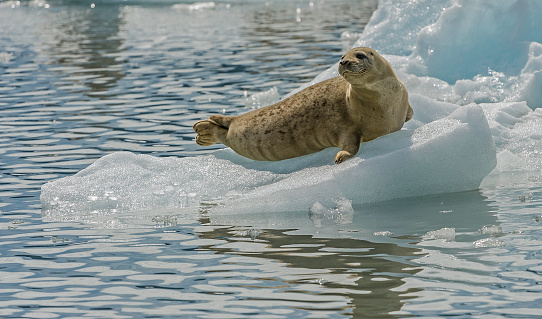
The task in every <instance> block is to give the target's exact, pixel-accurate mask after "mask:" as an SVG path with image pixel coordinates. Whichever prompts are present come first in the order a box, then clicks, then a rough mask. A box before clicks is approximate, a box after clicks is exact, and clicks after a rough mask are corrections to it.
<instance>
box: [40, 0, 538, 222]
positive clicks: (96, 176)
mask: <svg viewBox="0 0 542 319" xmlns="http://www.w3.org/2000/svg"><path fill="white" fill-rule="evenodd" d="M541 14H542V4H540V3H539V2H538V1H535V0H533V1H529V0H518V1H508V0H501V1H494V0H491V1H490V0H481V1H476V2H473V1H461V0H456V1H453V0H440V1H427V0H426V1H406V0H405V1H402V2H401V3H399V2H398V1H391V0H381V1H380V3H379V7H378V9H377V11H375V13H374V14H373V16H372V18H371V21H370V22H369V24H368V25H367V26H366V28H365V30H364V31H363V33H362V34H361V37H360V38H359V40H358V42H357V43H356V46H371V47H373V48H375V49H376V50H377V51H379V52H380V53H381V54H382V55H383V56H384V57H385V58H386V59H388V60H389V61H390V63H391V64H392V66H393V67H394V68H395V70H396V71H397V73H398V75H399V77H400V78H401V79H402V80H403V82H404V83H405V85H406V86H407V88H408V90H409V93H410V95H409V98H410V104H411V105H412V107H413V109H414V118H413V119H412V120H411V121H410V122H408V123H406V125H405V127H404V128H403V130H401V131H399V132H395V133H393V134H389V135H387V136H384V137H381V138H378V139H376V140H374V141H371V142H369V143H364V144H362V147H361V149H360V152H359V154H358V155H357V156H356V157H355V158H353V159H351V160H349V161H347V162H345V163H343V164H341V165H335V164H333V156H334V154H335V153H336V151H337V150H335V149H328V150H324V151H322V152H320V153H316V154H312V155H308V156H304V157H300V158H295V159H290V160H285V161H280V162H256V161H251V160H248V159H245V158H242V157H240V156H238V155H237V154H235V153H233V152H232V151H231V150H227V149H226V150H220V151H217V152H215V153H214V154H211V155H206V156H197V157H187V158H157V157H153V156H149V155H136V154H133V153H129V152H120V153H114V154H110V155H107V156H104V157H103V158H101V159H99V160H98V161H96V162H95V163H94V164H92V165H91V166H89V167H88V168H86V169H84V170H82V171H81V172H79V173H77V174H75V175H74V176H70V177H66V178H62V179H59V180H56V181H53V182H50V183H47V184H46V185H44V186H43V187H42V195H41V201H42V208H43V213H44V216H45V217H46V218H49V219H51V220H59V219H66V220H69V219H71V218H72V217H73V215H74V214H93V215H103V214H111V213H117V212H118V213H124V212H128V213H132V212H138V211H145V210H160V209H183V208H184V209H189V210H190V209H201V208H202V207H206V208H208V209H212V210H215V211H225V212H233V211H235V212H238V211H241V212H242V211H252V212H254V211H261V212H270V211H293V210H303V211H309V210H310V211H311V212H312V213H313V214H315V216H317V215H318V214H329V213H333V212H334V211H335V210H337V211H338V212H339V213H340V212H341V209H335V208H333V207H339V206H340V205H338V204H337V200H338V199H340V203H341V205H342V206H341V207H346V206H348V205H346V206H344V204H345V203H348V204H349V205H351V204H361V203H368V202H375V201H383V200H389V199H395V198H402V197H409V196H418V195H426V194H437V193H447V192H457V191H466V190H472V189H477V188H478V187H479V186H480V183H481V182H482V180H484V178H485V177H486V176H487V175H488V174H490V172H491V174H490V175H491V176H493V177H495V176H498V175H499V174H505V173H506V172H510V171H512V172H532V171H535V172H538V173H540V170H541V169H542V164H541V163H542V152H540V151H539V150H541V149H542V111H541V110H542V109H541V108H540V107H542V44H541V43H542V22H541V20H540V19H539V16H540V15H541ZM336 75H337V74H336V66H332V67H330V69H329V70H327V71H325V72H323V73H322V74H320V75H319V76H318V77H317V78H316V79H315V80H314V81H313V82H311V83H314V82H315V81H321V80H324V79H326V78H330V77H332V76H336ZM330 207H331V208H330ZM350 208H351V206H350ZM345 212H346V213H348V212H350V211H349V210H348V209H346V211H345ZM345 212H342V213H343V215H344V213H345Z"/></svg>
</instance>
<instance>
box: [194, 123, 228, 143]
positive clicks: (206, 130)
mask: <svg viewBox="0 0 542 319" xmlns="http://www.w3.org/2000/svg"><path fill="white" fill-rule="evenodd" d="M192 128H193V129H194V131H196V133H197V134H198V136H196V143H197V144H198V145H201V146H211V145H213V144H215V143H218V142H222V141H223V139H224V138H225V137H226V135H227V134H228V129H227V128H224V127H223V126H222V125H219V124H218V123H217V122H215V121H214V120H211V119H208V120H201V121H198V122H196V124H194V126H192Z"/></svg>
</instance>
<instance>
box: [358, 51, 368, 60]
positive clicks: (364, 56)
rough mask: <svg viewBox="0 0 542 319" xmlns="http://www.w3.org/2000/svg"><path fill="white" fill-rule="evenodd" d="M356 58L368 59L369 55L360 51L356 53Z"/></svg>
mask: <svg viewBox="0 0 542 319" xmlns="http://www.w3.org/2000/svg"><path fill="white" fill-rule="evenodd" d="M356 58H358V59H360V60H363V59H367V56H366V55H365V53H363V52H358V53H356Z"/></svg>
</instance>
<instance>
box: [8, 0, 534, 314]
mask: <svg viewBox="0 0 542 319" xmlns="http://www.w3.org/2000/svg"><path fill="white" fill-rule="evenodd" d="M174 4H177V3H175V2H156V1H153V2H150V3H147V2H129V1H128V2H114V1H113V2H105V1H103V2H101V1H97V2H95V4H94V6H93V7H91V6H90V5H89V4H87V3H85V2H77V1H61V2H60V1H59V2H55V3H50V4H47V3H45V2H39V1H31V2H15V1H13V2H12V1H4V2H0V28H1V29H2V34H1V36H0V130H1V132H0V174H1V175H0V238H1V240H0V282H1V283H2V284H1V286H0V316H1V317H4V318H21V317H38V318H39V317H41V318H43V317H50V318H54V317H62V318H68V317H83V316H90V317H94V318H99V317H103V318H130V317H135V318H143V317H149V318H171V317H182V318H248V317H250V318H364V317H367V318H375V317H410V316H419V317H436V316H441V315H447V316H456V317H460V318H472V317H479V318H487V317H510V318H527V317H535V316H537V315H538V314H539V309H540V302H541V299H542V298H541V297H540V292H541V286H540V283H541V282H542V277H541V276H540V274H541V272H542V261H541V256H540V245H541V244H542V238H541V235H540V222H541V220H542V211H541V210H540V198H542V187H541V185H542V184H541V182H540V178H538V177H537V176H538V175H536V174H533V175H529V174H525V175H520V176H518V175H513V176H508V177H507V178H503V179H501V180H488V181H486V182H485V183H484V184H483V185H482V188H481V189H480V190H477V191H471V192H464V193H456V194H444V195H437V196H425V197H419V198H409V199H401V200H394V201H389V202H383V203H375V204H367V205H360V206H354V207H353V211H349V210H340V209H336V210H333V209H329V210H312V211H309V209H308V208H307V210H306V211H300V212H288V213H277V214H261V213H259V212H257V211H254V212H252V213H250V214H237V215H228V216H224V215H213V214H210V213H209V212H208V211H207V210H206V209H205V206H204V205H203V206H202V207H201V210H200V211H199V212H198V213H197V214H193V213H192V212H185V211H183V210H181V209H179V210H175V209H172V210H150V211H149V210H145V211H138V212H135V213H124V212H123V213H119V214H116V215H114V216H111V215H105V216H104V215H100V214H99V213H95V214H92V213H91V214H85V215H84V216H81V215H77V214H74V215H73V216H70V217H68V218H66V219H65V220H49V219H47V218H42V216H41V206H40V198H39V196H40V187H41V186H42V185H43V184H44V183H46V182H48V181H51V180H56V179H58V178H61V177H65V176H71V175H73V174H75V173H77V172H78V171H80V170H82V169H84V168H85V167H87V166H88V165H90V164H91V163H93V162H94V161H96V160H97V159H98V158H101V157H103V156H104V155H107V154H110V153H113V152H117V151H131V152H134V153H136V154H150V155H153V156H157V157H166V156H176V157H191V156H195V155H201V154H207V153H209V152H212V151H213V150H214V149H217V148H220V147H222V146H220V145H216V146H214V147H212V148H205V149H203V148H200V147H199V146H197V145H196V144H195V143H194V141H193V139H194V137H195V136H194V134H193V131H192V128H191V126H192V124H193V123H194V121H196V120H198V119H201V118H204V117H206V116H208V115H209V114H215V113H227V114H237V113H240V112H245V111H247V108H246V107H245V96H250V95H251V94H255V93H258V92H262V91H267V90H269V89H271V88H273V87H276V88H277V90H278V92H279V94H280V95H284V94H287V93H288V92H290V91H291V90H293V89H296V88H298V87H299V86H300V85H302V84H303V83H305V82H308V81H310V80H312V79H313V78H314V77H315V76H316V75H318V74H319V73H320V72H322V71H323V70H325V69H327V68H328V67H329V66H330V65H332V64H333V63H335V62H336V61H337V60H338V58H339V57H340V56H341V55H342V54H343V52H344V51H345V50H346V49H347V48H348V47H349V46H350V45H351V44H352V42H349V41H348V40H345V39H347V38H348V37H347V36H346V35H348V34H347V33H344V32H348V33H359V32H362V31H363V26H364V25H365V24H366V23H367V21H368V20H369V18H370V16H371V14H372V12H373V11H374V10H375V9H376V1H326V2H324V1H313V2H309V1H292V2H287V1H271V2H268V3H266V2H264V1H254V2H243V1H232V2H230V3H229V4H226V3H216V4H215V5H214V6H210V7H209V6H208V7H206V8H203V7H202V8H200V9H198V10H195V8H194V7H190V4H185V5H177V6H175V7H173V5H174ZM342 34H344V36H343V38H342V39H341V35H342ZM352 41H355V37H354V38H353V39H352ZM501 177H503V176H501Z"/></svg>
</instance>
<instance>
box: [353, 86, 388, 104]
mask: <svg viewBox="0 0 542 319" xmlns="http://www.w3.org/2000/svg"><path fill="white" fill-rule="evenodd" d="M346 96H347V97H348V98H349V99H350V100H354V101H357V102H358V103H361V104H362V105H363V102H364V101H373V102H374V101H378V100H379V99H380V92H379V91H378V90H375V89H373V88H372V85H371V84H369V85H367V84H363V85H353V84H351V83H348V87H347V89H346ZM371 104H374V103H371Z"/></svg>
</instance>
